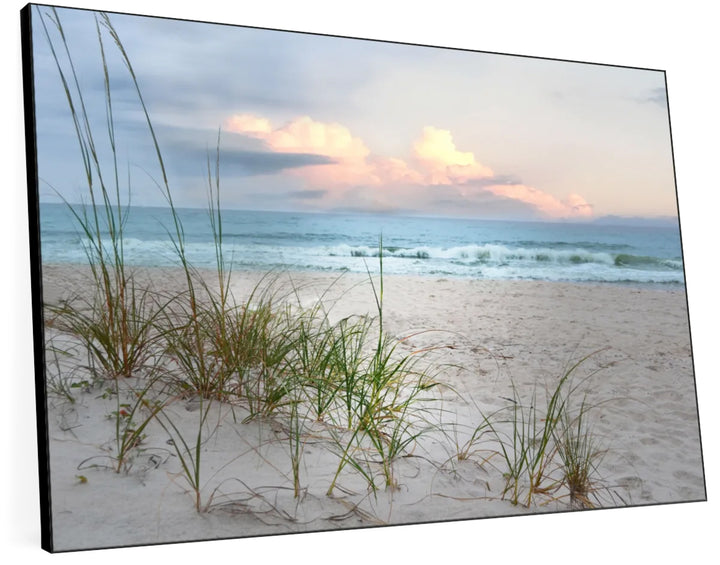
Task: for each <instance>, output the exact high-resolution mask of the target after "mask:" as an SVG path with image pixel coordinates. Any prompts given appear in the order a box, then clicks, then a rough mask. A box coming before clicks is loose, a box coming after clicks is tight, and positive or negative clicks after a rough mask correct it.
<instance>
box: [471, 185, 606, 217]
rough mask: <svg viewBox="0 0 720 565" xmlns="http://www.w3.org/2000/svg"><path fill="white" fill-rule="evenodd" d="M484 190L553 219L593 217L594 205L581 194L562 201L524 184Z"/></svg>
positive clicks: (492, 186)
mask: <svg viewBox="0 0 720 565" xmlns="http://www.w3.org/2000/svg"><path fill="white" fill-rule="evenodd" d="M483 190H486V191H489V192H491V193H492V194H494V195H496V196H503V197H505V198H511V199H513V200H520V201H521V202H525V203H527V204H531V205H533V206H534V207H535V208H537V210H539V211H540V212H541V213H542V214H544V215H546V216H550V217H553V218H572V217H575V218H587V217H590V216H592V215H593V208H592V205H591V204H589V203H588V202H587V201H586V200H585V199H584V198H583V197H582V196H580V195H579V194H570V195H569V196H568V197H567V198H566V199H565V200H560V199H558V198H556V197H555V196H553V195H552V194H548V193H547V192H543V191H542V190H538V189H537V188H533V187H531V186H526V185H524V184H496V185H488V186H484V187H483Z"/></svg>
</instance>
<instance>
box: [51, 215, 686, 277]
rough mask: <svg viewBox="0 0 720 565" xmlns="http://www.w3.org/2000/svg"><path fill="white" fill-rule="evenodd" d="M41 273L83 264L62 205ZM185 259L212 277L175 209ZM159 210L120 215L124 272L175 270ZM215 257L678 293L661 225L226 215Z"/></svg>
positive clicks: (672, 243) (197, 234) (670, 233)
mask: <svg viewBox="0 0 720 565" xmlns="http://www.w3.org/2000/svg"><path fill="white" fill-rule="evenodd" d="M40 216H41V251H42V259H43V261H44V262H47V263H84V262H86V256H85V250H84V245H85V244H86V242H87V241H86V239H85V238H84V236H83V234H82V233H81V232H80V231H79V229H78V226H77V224H76V222H75V221H74V219H73V217H72V215H71V214H70V213H69V211H68V209H67V207H66V206H65V205H63V204H41V206H40ZM180 217H181V220H182V223H183V227H184V230H185V240H186V246H187V252H188V257H189V258H190V260H191V261H192V263H193V264H194V265H195V266H196V267H200V268H212V267H214V264H215V263H214V261H215V248H214V245H213V239H212V235H211V230H210V223H209V217H208V213H207V211H206V210H201V209H182V210H180ZM171 226H172V220H171V216H170V213H169V210H167V209H165V208H145V207H134V208H131V209H130V214H129V216H128V221H127V224H126V228H125V240H124V248H125V254H126V261H127V263H128V264H133V265H144V266H172V265H177V264H178V260H177V256H176V254H175V252H174V250H173V247H172V244H171V242H170V239H169V237H168V235H167V233H168V229H171ZM223 233H224V250H225V255H226V260H227V261H228V262H230V263H232V268H233V269H234V270H254V271H257V270H260V271H267V270H271V269H289V270H310V271H336V272H341V271H352V272H366V270H367V269H370V271H371V272H377V270H378V264H379V261H378V260H377V256H378V254H379V241H380V236H381V234H382V243H383V267H384V271H385V273H388V274H403V275H422V276H436V277H463V278H468V277H469V278H476V279H526V280H544V281H570V282H595V283H626V284H651V285H660V284H673V285H679V284H684V273H683V264H682V251H681V243H680V232H679V228H678V227H677V226H671V225H662V226H658V225H641V224H638V225H620V224H613V225H609V224H600V223H584V224H579V223H550V222H516V221H495V220H492V221H491V220H473V219H447V218H427V217H400V216H391V215H367V214H321V213H292V212H256V211H237V210H228V211H226V212H224V213H223Z"/></svg>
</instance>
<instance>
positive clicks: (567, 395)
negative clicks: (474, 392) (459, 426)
mask: <svg viewBox="0 0 720 565" xmlns="http://www.w3.org/2000/svg"><path fill="white" fill-rule="evenodd" d="M589 357H590V355H588V356H586V357H584V358H582V359H580V360H579V361H578V362H576V363H575V364H574V365H572V366H571V367H570V368H569V369H567V370H566V371H565V372H564V373H563V374H562V376H561V377H560V378H559V379H558V380H557V381H556V382H555V384H554V385H553V387H552V388H551V389H550V390H549V391H547V393H546V394H545V401H544V403H542V402H541V398H540V397H539V395H538V394H537V389H536V388H535V389H534V390H533V392H532V394H531V396H530V397H529V398H528V399H524V398H522V397H521V395H520V394H519V392H518V390H517V387H516V386H515V385H514V384H513V385H512V389H513V397H512V398H510V399H508V400H509V401H510V405H509V406H507V407H506V408H503V409H500V410H498V411H496V412H494V413H492V414H490V415H489V416H483V417H482V423H481V424H480V425H479V426H478V427H477V428H476V429H475V430H474V432H473V434H472V436H471V438H470V440H469V441H468V442H467V443H466V444H465V445H464V446H463V449H462V450H460V452H459V455H458V458H461V457H469V454H470V453H471V452H472V451H473V450H474V449H475V448H476V447H477V446H478V445H479V444H483V443H484V442H486V441H487V439H488V437H489V439H490V443H491V446H492V447H487V448H484V449H479V450H478V451H483V452H485V453H487V455H486V456H485V458H484V461H490V460H492V459H499V460H500V465H499V469H500V470H501V472H502V474H503V477H504V478H505V488H504V490H503V492H502V497H503V498H504V499H505V498H507V499H508V500H510V502H511V503H512V504H514V505H517V504H522V505H523V506H526V507H530V506H531V505H532V504H533V503H534V502H536V499H537V498H538V497H540V499H541V503H542V504H547V503H548V502H551V501H554V500H559V499H560V498H562V497H566V496H569V498H570V501H571V504H578V505H580V506H581V507H593V506H594V503H593V501H592V500H591V499H590V497H589V495H590V493H592V492H594V491H595V485H596V484H597V483H598V481H599V477H598V474H597V470H598V464H599V462H600V460H601V459H602V456H603V453H604V452H603V451H602V450H600V449H599V448H598V446H597V442H596V439H595V437H594V435H593V433H592V429H591V426H590V423H589V412H590V411H591V409H592V408H593V407H592V406H591V405H589V404H588V403H587V401H586V396H585V397H584V398H583V400H582V402H581V403H580V405H579V406H576V404H575V402H574V397H575V396H576V395H577V394H578V393H579V390H580V387H581V386H582V384H583V383H584V382H586V381H587V380H588V379H589V378H590V376H592V374H591V375H590V376H588V377H585V378H583V379H581V380H580V381H579V382H576V381H574V379H573V377H574V375H575V373H576V372H577V371H578V369H579V367H580V366H581V365H583V363H585V362H586V361H587V359H588V358H589ZM541 405H542V407H541ZM563 487H565V491H563V490H562V489H563Z"/></svg>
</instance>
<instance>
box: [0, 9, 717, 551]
mask: <svg viewBox="0 0 720 565" xmlns="http://www.w3.org/2000/svg"><path fill="white" fill-rule="evenodd" d="M61 4H62V5H68V6H71V7H79V8H92V9H104V10H108V11H124V12H131V13H138V14H145V15H158V16H171V17H178V18H184V19H197V20H204V21H216V22H222V23H236V24H243V25H253V26H259V27H272V28H278V29H289V30H298V31H309V32H319V33H329V34H337V35H345V36H352V37H365V38H374V39H386V40H393V41H402V42H408V43H422V44H428V45H439V46H447V47H460V48H468V49H477V50H483V51H495V52H502V53H513V54H522V55H535V56H543V57H552V58H561V59H573V60H579V61H589V62H596V63H609V64H618V65H626V66H637V67H645V68H652V69H662V70H666V71H667V80H668V94H669V102H670V115H671V120H672V133H673V144H674V151H675V168H676V176H677V186H678V194H679V206H680V217H681V225H682V235H683V247H684V251H685V263H686V275H687V281H688V282H687V288H688V294H689V303H690V322H691V329H692V338H693V349H694V356H695V369H696V377H697V387H698V396H699V401H700V417H701V427H702V432H703V447H704V456H705V469H706V478H707V482H708V498H709V500H710V502H706V503H694V504H677V505H670V506H659V507H649V508H631V509H622V510H604V511H597V512H584V513H581V514H562V515H554V516H543V517H528V518H509V519H497V520H480V521H470V522H460V523H448V524H436V525H422V526H412V527H393V528H381V529H375V530H372V531H367V530H366V531H353V532H332V533H321V534H310V535H292V536H282V537H272V538H258V539H246V540H231V541H222V542H207V543H193V544H181V545H174V546H156V547H152V548H130V549H120V550H109V551H101V552H86V553H74V554H62V555H58V556H55V557H53V558H52V559H54V560H55V561H54V562H56V563H69V562H72V563H99V562H102V563H103V564H114V563H125V562H127V561H129V560H132V561H133V562H135V563H145V562H157V561H158V560H163V561H171V560H179V559H183V562H184V559H185V558H187V559H189V560H198V559H209V560H213V561H215V562H219V561H221V560H223V561H224V560H226V559H227V560H228V562H246V561H247V560H252V561H258V562H261V563H275V562H280V561H284V562H300V563H306V562H307V563H339V562H342V563H356V562H357V563H360V562H367V561H371V562H372V563H374V564H380V563H385V562H390V563H392V562H395V563H404V562H408V563H418V562H419V563H453V562H456V561H458V560H461V562H465V560H466V559H467V560H468V561H469V562H471V563H480V562H488V561H497V562H507V563H521V562H524V561H530V560H532V561H533V562H535V563H571V562H580V563H603V562H607V561H610V560H615V561H616V562H619V563H632V562H636V563H666V562H671V561H673V562H689V563H692V562H698V563H702V562H709V560H712V557H710V556H711V555H716V557H717V539H713V538H714V537H715V538H716V536H717V523H720V519H719V518H720V517H719V516H718V514H719V513H718V502H717V501H716V500H715V498H714V497H715V496H716V495H717V492H718V491H717V488H716V484H717V483H716V480H717V469H718V413H719V412H720V410H718V407H717V406H716V403H717V402H718V395H717V392H718V384H717V376H718V362H717V358H716V355H717V354H718V352H719V348H718V346H717V343H716V342H715V339H716V338H717V337H718V336H720V332H718V331H717V324H718V316H719V315H720V309H719V308H718V298H717V296H716V289H717V288H718V286H719V285H718V280H719V279H718V277H720V270H719V269H717V265H718V264H720V259H718V247H720V237H718V232H717V231H716V229H717V228H718V225H720V221H719V220H720V216H718V211H719V210H718V208H719V207H720V198H719V197H718V191H720V182H718V171H717V170H716V169H717V168H718V166H717V165H718V163H720V143H718V133H719V129H720V120H719V119H718V117H719V112H718V106H719V105H720V98H719V97H718V94H719V92H718V86H719V84H718V82H719V81H718V78H717V77H718V71H719V64H718V60H717V55H718V54H720V49H719V47H720V44H719V43H718V40H717V39H714V37H717V29H716V23H717V18H716V17H715V16H714V11H712V10H711V9H710V6H711V5H712V4H711V3H706V2H699V1H694V0H692V1H687V0H686V1H684V2H677V3H672V4H670V3H668V4H664V3H663V4H664V5H662V7H661V4H660V3H656V2H646V1H634V2H633V1H629V0H625V1H622V2H619V1H615V0H606V1H605V2H602V3H598V4H597V7H593V8H592V9H588V8H587V7H586V6H587V5H588V3H582V2H572V1H568V2H560V1H543V2H533V1H531V0H529V1H523V2H518V1H497V2H493V3H490V4H487V5H486V4H484V3H481V2H479V1H478V0H474V1H467V2H462V1H459V0H443V1H434V2H430V3H427V4H420V3H419V2H417V0H415V1H395V2H393V1H391V0H384V1H380V0H369V1H368V0H366V1H363V2H343V1H337V0H336V1H334V2H332V1H319V0H301V1H298V2H292V1H280V0H263V1H262V2H252V3H246V2H238V1H229V0H223V1H220V0H195V1H193V2H187V1H180V0H176V1H173V2H167V3H166V2H160V1H159V0H143V1H136V0H96V1H82V0H78V1H76V2H74V3H71V4H63V3H61ZM249 4H252V5H249ZM255 4H259V5H257V6H256V5H255ZM23 5H24V3H23V2H18V1H14V0H10V1H6V2H3V4H2V8H1V10H2V12H1V17H0V25H1V26H2V33H1V34H0V37H2V42H3V43H2V65H3V72H2V75H1V76H3V77H5V78H4V79H3V83H4V85H3V87H2V93H3V94H2V95H3V104H2V112H3V116H2V121H1V122H0V123H1V124H2V126H3V129H4V131H3V134H2V138H1V139H2V144H3V145H2V152H1V153H0V155H2V164H3V166H2V169H0V171H1V173H2V176H0V183H1V184H0V190H1V191H2V200H0V202H1V203H2V204H1V205H0V229H1V230H2V233H1V235H0V242H2V246H1V247H0V249H1V252H2V256H1V257H0V265H2V267H3V271H4V272H2V273H1V276H2V278H1V279H0V280H1V281H2V283H0V284H2V292H0V300H2V303H1V305H0V319H1V320H2V321H1V322H0V328H1V329H2V335H1V336H0V354H1V359H2V361H0V383H1V384H0V391H2V396H0V414H1V417H2V421H1V423H0V426H1V429H2V443H0V446H2V447H1V448H0V473H2V475H1V479H0V488H1V489H2V494H0V512H1V513H2V517H1V521H0V555H2V556H3V557H5V556H6V555H7V556H10V557H11V559H13V561H12V562H16V561H17V562H20V561H21V560H22V562H23V563H35V562H36V561H37V562H41V561H42V562H47V560H49V559H50V558H51V557H50V556H49V555H48V554H45V553H44V552H43V551H42V550H41V549H40V527H39V521H40V517H39V504H38V471H37V457H36V448H37V443H36V435H35V419H34V414H35V403H34V384H33V364H32V359H33V355H32V346H31V340H32V327H31V321H30V276H29V259H28V235H27V233H28V232H27V199H26V179H25V168H24V167H25V156H24V155H25V154H24V123H23V113H22V112H23V101H22V80H21V65H20V61H21V56H20V16H19V11H20V9H21V8H22V6H23ZM668 6H673V7H672V8H671V7H668Z"/></svg>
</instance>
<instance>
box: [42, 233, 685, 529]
mask: <svg viewBox="0 0 720 565" xmlns="http://www.w3.org/2000/svg"><path fill="white" fill-rule="evenodd" d="M41 228H42V226H41ZM381 249H382V247H381ZM418 259H423V257H418ZM688 339H689V335H688ZM688 344H689V342H688ZM453 347H455V346H453ZM86 478H87V477H86ZM83 484H84V483H83ZM168 541H185V540H168Z"/></svg>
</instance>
